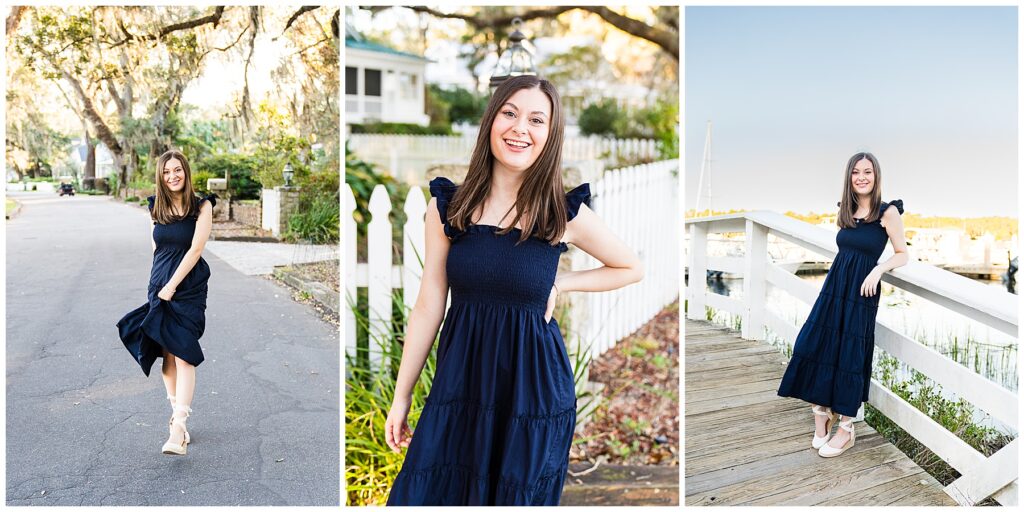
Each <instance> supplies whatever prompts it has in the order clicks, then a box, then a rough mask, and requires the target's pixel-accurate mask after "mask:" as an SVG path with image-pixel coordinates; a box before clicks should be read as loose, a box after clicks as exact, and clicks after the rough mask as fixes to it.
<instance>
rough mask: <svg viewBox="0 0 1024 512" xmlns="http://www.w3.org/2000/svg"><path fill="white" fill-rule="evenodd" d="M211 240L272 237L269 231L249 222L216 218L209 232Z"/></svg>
mask: <svg viewBox="0 0 1024 512" xmlns="http://www.w3.org/2000/svg"><path fill="white" fill-rule="evenodd" d="M210 235H211V236H210V239H212V240H238V239H249V238H261V239H271V238H273V237H274V235H273V233H271V232H270V231H264V230H262V229H260V228H257V227H255V226H250V225H249V224H242V223H241V222H236V221H233V220H224V221H222V220H216V221H214V223H213V229H212V230H211V232H210Z"/></svg>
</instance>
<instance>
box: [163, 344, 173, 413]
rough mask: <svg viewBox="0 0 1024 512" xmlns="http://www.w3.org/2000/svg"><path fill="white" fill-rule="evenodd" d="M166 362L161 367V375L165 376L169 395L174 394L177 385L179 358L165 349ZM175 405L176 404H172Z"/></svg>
mask: <svg viewBox="0 0 1024 512" xmlns="http://www.w3.org/2000/svg"><path fill="white" fill-rule="evenodd" d="M163 357H164V362H163V366H161V367H160V375H161V376H162V377H163V378H164V389H166V390H167V396H174V393H175V392H176V387H177V372H176V371H175V369H176V365H175V362H174V361H175V360H176V359H177V358H176V357H174V355H172V354H171V353H170V352H168V351H166V350H164V354H163ZM171 407H174V404H173V403H172V404H171Z"/></svg>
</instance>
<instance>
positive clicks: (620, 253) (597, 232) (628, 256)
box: [544, 204, 644, 321]
mask: <svg viewBox="0 0 1024 512" xmlns="http://www.w3.org/2000/svg"><path fill="white" fill-rule="evenodd" d="M563 241H565V242H566V243H572V244H573V245H575V246H576V247H579V248H580V249H582V250H583V252H585V253H587V254H589V255H591V256H593V257H595V258H597V260H598V261H600V262H601V263H603V264H604V265H603V266H601V267H597V268H592V269H589V270H570V271H563V272H559V273H558V275H557V276H556V277H555V285H554V286H553V287H552V288H551V295H550V296H549V297H548V306H547V310H546V311H545V313H544V320H545V321H549V320H551V315H552V314H553V313H554V311H555V301H556V299H557V298H558V294H559V293H561V292H572V291H576V292H604V291H608V290H615V289H617V288H622V287H623V286H626V285H628V284H632V283H635V282H637V281H639V280H641V279H643V277H644V269H643V264H642V263H641V262H640V258H638V257H637V255H636V253H634V252H633V250H632V249H630V248H629V247H628V246H626V244H624V243H623V242H622V240H619V237H617V236H615V233H612V230H611V229H608V226H607V225H606V224H605V223H604V221H602V220H601V217H598V216H597V214H596V213H594V211H593V210H591V209H590V208H588V207H587V205H585V204H584V205H581V206H580V211H579V213H578V214H576V217H575V218H573V220H572V221H571V222H569V223H568V224H566V227H565V236H564V237H563Z"/></svg>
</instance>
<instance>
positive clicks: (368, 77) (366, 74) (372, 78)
mask: <svg viewBox="0 0 1024 512" xmlns="http://www.w3.org/2000/svg"><path fill="white" fill-rule="evenodd" d="M363 81H364V85H363V94H365V95H366V96H378V97H379V96H380V95H381V94H380V92H381V87H380V82H381V77H380V70H379V69H364V70H363Z"/></svg>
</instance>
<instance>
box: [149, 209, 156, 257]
mask: <svg viewBox="0 0 1024 512" xmlns="http://www.w3.org/2000/svg"><path fill="white" fill-rule="evenodd" d="M154 231H156V222H154V221H153V219H152V217H151V218H150V219H149V243H150V244H151V245H152V246H153V252H154V253H156V240H155V239H153V232H154Z"/></svg>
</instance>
